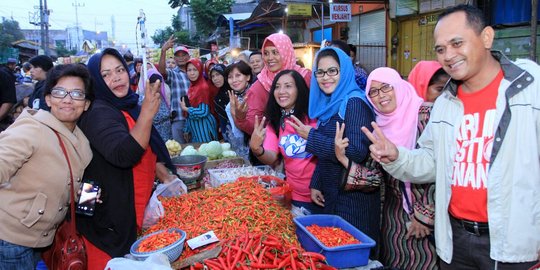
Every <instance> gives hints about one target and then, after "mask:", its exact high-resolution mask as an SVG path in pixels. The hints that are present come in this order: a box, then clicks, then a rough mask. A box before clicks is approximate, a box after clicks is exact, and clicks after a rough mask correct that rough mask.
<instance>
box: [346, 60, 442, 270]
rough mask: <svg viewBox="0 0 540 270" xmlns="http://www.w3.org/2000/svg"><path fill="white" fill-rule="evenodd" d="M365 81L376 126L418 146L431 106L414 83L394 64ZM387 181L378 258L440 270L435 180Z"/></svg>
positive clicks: (394, 264)
mask: <svg viewBox="0 0 540 270" xmlns="http://www.w3.org/2000/svg"><path fill="white" fill-rule="evenodd" d="M433 73H434V72H431V74H430V76H431V75H433ZM430 80H431V77H428V76H425V77H423V80H422V81H423V82H422V83H421V84H422V85H425V86H426V88H427V86H428V85H429V81H430ZM366 86H367V88H366V89H367V94H368V100H369V101H370V103H371V104H372V105H373V107H374V110H375V114H376V116H375V119H376V122H377V125H379V127H380V128H381V130H382V131H383V133H384V134H385V136H386V137H387V138H388V139H389V140H390V141H392V142H393V143H395V144H396V145H398V146H401V147H405V148H408V149H414V148H415V147H416V141H417V139H418V137H419V136H420V134H421V133H422V131H423V128H424V127H425V125H426V124H427V121H428V119H429V111H430V108H431V105H428V106H429V107H426V106H424V105H423V100H422V98H420V97H419V96H418V95H417V94H416V91H415V88H414V87H413V86H412V85H411V84H410V83H409V82H407V81H405V80H403V79H402V78H401V76H400V75H399V73H398V72H397V71H395V70H394V69H391V68H386V67H383V68H377V69H375V70H373V71H372V72H371V74H370V75H369V77H368V80H367V83H366ZM417 90H418V89H417ZM423 91H424V92H427V91H428V90H427V89H423ZM345 145H346V144H344V143H343V142H340V141H339V140H338V141H336V146H338V147H339V146H341V149H340V150H336V154H337V158H338V160H340V162H342V163H347V162H348V160H347V157H346V156H344V155H343V150H344V146H345ZM352 171H353V172H354V170H352ZM400 180H401V181H400ZM384 184H385V186H384V192H385V194H384V206H383V210H382V226H381V227H382V228H381V231H382V232H384V233H383V234H381V241H380V243H381V253H380V257H379V260H380V261H381V262H382V263H383V264H384V265H386V266H392V267H396V268H399V269H426V270H427V269H438V258H437V254H436V253H435V246H434V241H433V239H432V235H433V225H434V218H435V201H434V196H435V184H434V183H430V184H410V183H408V181H407V179H399V180H398V179H395V178H393V177H390V176H388V177H386V179H385V183H384ZM389 232H391V233H389Z"/></svg>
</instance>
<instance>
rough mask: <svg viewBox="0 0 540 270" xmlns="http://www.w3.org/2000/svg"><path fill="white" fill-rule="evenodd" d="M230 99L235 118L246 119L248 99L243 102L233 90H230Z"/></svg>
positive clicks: (232, 113)
mask: <svg viewBox="0 0 540 270" xmlns="http://www.w3.org/2000/svg"><path fill="white" fill-rule="evenodd" d="M248 94H249V93H248ZM229 100H230V102H231V115H232V117H233V119H235V120H236V119H246V115H247V111H248V104H247V102H246V100H247V96H246V99H245V100H244V101H243V102H242V101H239V100H238V97H237V96H236V95H235V94H234V92H233V91H232V90H229Z"/></svg>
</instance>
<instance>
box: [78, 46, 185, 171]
mask: <svg viewBox="0 0 540 270" xmlns="http://www.w3.org/2000/svg"><path fill="white" fill-rule="evenodd" d="M106 54H108V55H112V56H114V57H116V58H117V59H118V60H120V62H122V65H124V68H125V69H126V72H128V66H127V64H126V61H125V60H124V58H123V57H122V55H120V53H119V52H118V51H117V50H116V49H113V48H107V49H105V50H103V52H101V53H96V54H94V55H92V57H91V58H90V60H88V70H89V71H90V75H91V76H92V78H93V79H94V88H95V95H96V100H103V101H105V102H107V103H109V104H111V105H112V106H113V107H115V108H117V109H118V110H121V111H127V112H128V114H129V115H130V116H131V117H132V118H133V119H134V120H135V121H137V119H138V118H139V114H140V113H141V106H139V104H138V101H139V95H137V94H135V92H133V91H132V90H131V89H129V90H128V93H127V95H126V96H124V97H121V98H119V97H117V96H116V95H115V94H114V93H113V92H112V91H111V89H109V87H108V86H107V83H105V80H103V77H101V59H102V58H103V56H104V55H106ZM162 83H163V82H162ZM150 147H151V148H152V151H153V152H154V153H155V154H156V156H157V160H158V161H160V162H164V163H165V166H166V167H167V168H169V170H171V171H172V172H173V173H176V168H175V167H174V166H173V165H172V162H171V157H170V156H169V152H168V151H167V148H166V147H165V142H164V141H163V139H162V138H161V136H160V135H159V133H158V131H157V130H156V128H155V127H154V126H152V132H151V134H150Z"/></svg>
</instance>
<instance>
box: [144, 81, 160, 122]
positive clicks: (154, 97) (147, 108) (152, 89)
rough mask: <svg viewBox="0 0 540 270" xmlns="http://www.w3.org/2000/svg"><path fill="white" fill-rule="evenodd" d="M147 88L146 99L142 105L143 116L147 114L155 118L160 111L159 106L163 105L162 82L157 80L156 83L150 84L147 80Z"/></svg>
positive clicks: (145, 90)
mask: <svg viewBox="0 0 540 270" xmlns="http://www.w3.org/2000/svg"><path fill="white" fill-rule="evenodd" d="M145 85H146V87H145V89H144V99H143V102H142V104H141V114H142V113H146V114H148V115H150V116H151V118H154V116H155V115H156V113H157V112H158V110H159V104H160V103H161V92H160V89H161V81H160V80H157V81H156V82H154V83H150V81H149V80H146V84H145Z"/></svg>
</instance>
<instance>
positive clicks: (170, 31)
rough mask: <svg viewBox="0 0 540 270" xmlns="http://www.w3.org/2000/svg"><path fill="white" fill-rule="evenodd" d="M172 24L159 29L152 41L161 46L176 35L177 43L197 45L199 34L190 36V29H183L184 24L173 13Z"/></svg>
mask: <svg viewBox="0 0 540 270" xmlns="http://www.w3.org/2000/svg"><path fill="white" fill-rule="evenodd" d="M171 25H172V27H171V26H167V27H166V28H165V29H158V30H156V32H155V33H154V35H153V36H152V41H154V43H155V44H159V45H160V46H162V45H163V43H165V41H167V39H169V37H170V36H171V35H174V36H175V37H176V43H177V44H185V45H190V46H197V45H198V44H197V40H199V37H198V36H195V37H190V36H189V33H188V31H186V30H182V25H181V23H180V20H179V19H178V16H177V15H173V16H172V19H171Z"/></svg>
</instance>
